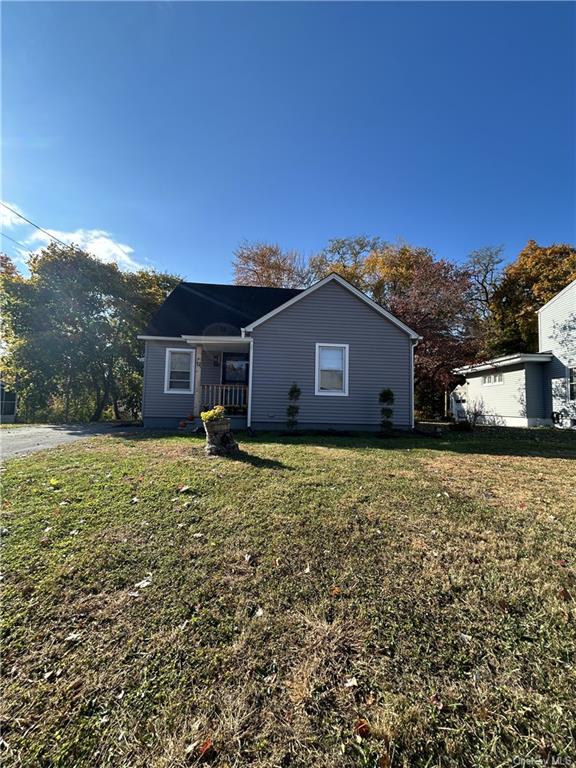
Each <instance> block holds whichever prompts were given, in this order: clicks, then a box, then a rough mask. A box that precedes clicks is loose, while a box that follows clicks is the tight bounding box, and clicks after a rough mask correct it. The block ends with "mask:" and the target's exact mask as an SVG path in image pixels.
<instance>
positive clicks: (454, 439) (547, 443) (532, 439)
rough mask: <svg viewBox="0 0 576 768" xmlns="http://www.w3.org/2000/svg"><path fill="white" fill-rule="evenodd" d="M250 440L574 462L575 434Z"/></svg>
mask: <svg viewBox="0 0 576 768" xmlns="http://www.w3.org/2000/svg"><path fill="white" fill-rule="evenodd" d="M252 439H255V440H257V441H258V442H262V443H279V444H283V445H315V446H324V447H330V448H336V449H337V448H342V449H347V450H350V449H354V448H356V449H369V450H383V451H407V450H419V449H423V450H429V451H448V452H452V453H462V454H481V455H482V454H483V455H489V456H519V457H529V456H533V457H541V458H565V459H576V432H574V431H572V430H571V431H567V430H566V431H564V430H557V429H521V428H517V427H509V428H500V427H483V428H479V429H477V430H476V431H474V432H472V433H462V432H460V433H459V432H451V431H450V430H448V429H447V430H446V431H445V432H443V433H442V434H441V435H434V434H430V435H427V434H418V433H406V434H399V433H396V434H394V435H390V436H382V437H380V436H377V435H371V434H369V433H363V434H361V433H358V434H355V435H350V434H347V435H341V436H340V435H337V434H333V435H325V434H324V435H312V434H310V435H297V436H290V435H285V436H279V435H277V434H274V433H272V432H268V433H259V434H258V435H257V436H256V437H255V438H252ZM575 470H576V465H575Z"/></svg>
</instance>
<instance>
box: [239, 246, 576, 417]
mask: <svg viewBox="0 0 576 768" xmlns="http://www.w3.org/2000/svg"><path fill="white" fill-rule="evenodd" d="M502 251H503V249H502V247H500V246H487V247H484V248H481V249H479V250H476V251H474V252H472V253H471V254H469V255H468V257H467V258H466V259H465V260H464V261H463V263H461V264H455V263H453V262H451V261H448V260H446V259H442V258H438V257H437V256H436V254H435V253H434V252H433V251H432V250H431V249H429V248H423V247H416V246H413V245H410V244H408V243H405V242H399V243H389V242H386V241H385V240H383V239H381V238H379V237H367V236H364V235H363V236H358V237H352V238H341V239H333V240H330V241H329V242H328V245H327V246H326V247H325V248H324V249H322V250H321V251H320V252H319V253H317V254H315V255H314V256H312V257H311V258H309V259H308V260H306V259H305V258H304V257H303V256H302V255H301V254H300V253H298V252H296V251H284V250H282V248H281V247H280V246H279V245H278V244H274V243H262V242H256V243H249V242H246V243H243V244H242V245H241V246H240V247H239V248H238V249H237V250H236V252H235V254H234V278H235V282H236V284H238V285H269V286H278V287H286V288H303V287H306V286H308V285H311V284H312V283H313V282H315V281H316V280H320V279H321V278H323V277H325V276H326V275H328V274H329V273H330V272H337V273H338V274H340V275H342V277H344V278H346V279H347V280H349V281H350V282H351V283H352V284H353V285H355V286H356V287H357V288H359V289H361V290H362V291H364V292H365V293H366V294H368V295H369V296H370V297H371V298H373V299H374V300H375V301H377V302H378V303H379V304H381V305H383V306H384V307H386V308H387V309H389V310H390V311H391V312H392V313H393V314H395V315H396V316H397V317H399V318H400V319H401V320H403V321H404V322H405V323H406V324H407V325H409V326H410V327H411V328H413V329H414V330H415V331H417V332H418V333H419V334H420V335H421V336H422V341H421V342H420V344H419V345H418V347H417V348H416V355H415V388H416V405H417V407H418V409H419V410H420V411H421V412H422V413H424V414H426V415H433V414H437V413H441V412H442V408H443V402H444V392H445V390H446V389H448V388H449V387H450V386H451V385H452V384H453V383H454V376H453V374H452V371H453V369H454V368H458V367H460V366H462V365H465V364H467V363H470V362H473V361H475V360H479V359H487V358H489V357H493V356H497V355H504V354H507V353H512V352H535V351H537V349H538V322H537V316H536V312H537V310H538V309H539V308H540V307H541V306H542V305H543V304H545V303H546V302H547V301H549V300H550V299H551V298H552V297H553V296H554V295H555V294H556V293H558V292H559V291H560V290H562V288H564V286H565V285H567V284H568V283H569V282H570V281H571V280H574V279H575V278H576V249H575V248H574V246H572V245H567V244H557V245H551V246H548V247H546V246H541V245H538V244H537V243H536V242H535V241H534V240H530V241H529V242H528V244H527V245H526V247H525V248H524V249H523V250H522V251H521V252H520V253H519V254H518V256H517V258H516V259H515V261H513V262H512V263H510V264H508V265H504V260H503V257H502Z"/></svg>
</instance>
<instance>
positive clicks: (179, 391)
mask: <svg viewBox="0 0 576 768" xmlns="http://www.w3.org/2000/svg"><path fill="white" fill-rule="evenodd" d="M172 352H185V353H186V354H187V355H190V389H170V358H171V356H172ZM195 372H196V350H195V349H186V348H184V347H167V348H166V357H165V359H164V394H165V395H193V394H194V379H195Z"/></svg>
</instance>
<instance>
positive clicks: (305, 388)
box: [252, 282, 412, 429]
mask: <svg viewBox="0 0 576 768" xmlns="http://www.w3.org/2000/svg"><path fill="white" fill-rule="evenodd" d="M252 336H253V338H254V345H253V363H252V366H253V370H252V423H253V425H254V426H255V427H258V426H264V425H270V426H272V427H273V426H281V425H283V424H285V422H286V407H287V405H288V390H289V388H290V387H291V385H292V384H293V383H294V382H295V383H297V384H298V386H299V387H300V389H301V390H302V395H301V397H300V400H299V403H298V404H299V407H300V412H299V414H298V424H299V426H302V427H303V426H306V425H314V426H315V427H325V428H328V427H334V428H338V427H343V428H345V427H348V428H350V429H352V428H353V427H357V426H360V425H361V426H363V427H373V428H376V427H377V426H378V425H379V423H380V407H381V406H380V403H379V402H378V395H379V393H380V391H381V390H382V389H383V388H385V387H389V388H390V389H392V390H393V392H394V396H395V403H394V417H393V421H394V425H395V426H396V427H402V428H406V427H410V426H411V417H412V381H411V369H410V367H411V339H410V337H409V335H408V334H407V333H406V332H404V331H403V330H401V329H400V328H398V327H397V326H396V325H394V324H393V323H392V322H391V321H390V320H388V319H387V318H385V317H383V316H382V315H380V314H379V313H378V312H376V311H375V310H374V309H372V308H371V307H369V306H368V305H367V304H366V303H365V302H364V301H362V300H361V299H359V298H358V297H356V296H354V294H352V293H351V292H350V291H348V290H347V289H346V288H344V287H342V286H341V285H339V284H338V283H336V282H330V283H327V284H326V285H324V286H322V287H321V288H319V289H318V290H316V291H314V292H313V293H311V294H310V295H309V296H306V297H305V298H303V299H301V300H300V301H298V302H296V303H295V304H294V305H293V306H291V307H288V308H287V309H285V310H283V311H282V312H279V313H278V314H277V315H275V316H274V317H272V318H270V319H269V320H267V321H265V322H264V323H262V324H261V325H259V326H257V327H256V328H255V329H254V331H253V332H252ZM317 343H329V344H348V345H349V360H348V366H349V388H348V396H324V395H315V365H316V344H317Z"/></svg>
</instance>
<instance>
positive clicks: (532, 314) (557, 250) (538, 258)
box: [490, 240, 576, 354]
mask: <svg viewBox="0 0 576 768" xmlns="http://www.w3.org/2000/svg"><path fill="white" fill-rule="evenodd" d="M574 279H576V248H574V246H572V245H568V244H566V243H561V244H557V245H556V244H555V245H550V246H541V245H538V243H536V242H535V241H534V240H530V241H529V242H528V244H527V245H526V247H525V248H524V249H523V250H522V251H521V252H520V254H519V255H518V258H517V259H516V260H515V261H514V262H513V263H512V264H509V265H508V266H507V267H506V268H505V269H504V272H503V275H502V280H501V281H500V283H499V285H498V286H497V288H496V289H495V291H494V293H493V296H492V300H491V302H490V312H491V317H492V323H493V328H494V334H493V340H492V344H491V351H492V352H493V353H496V354H506V353H511V352H536V351H538V316H537V312H538V310H539V309H540V307H542V306H543V305H544V304H545V303H546V302H547V301H549V300H550V299H551V298H553V297H554V296H555V295H556V294H557V293H559V291H561V290H562V289H563V288H564V287H565V286H566V285H568V283H569V282H570V281H571V280H574Z"/></svg>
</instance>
